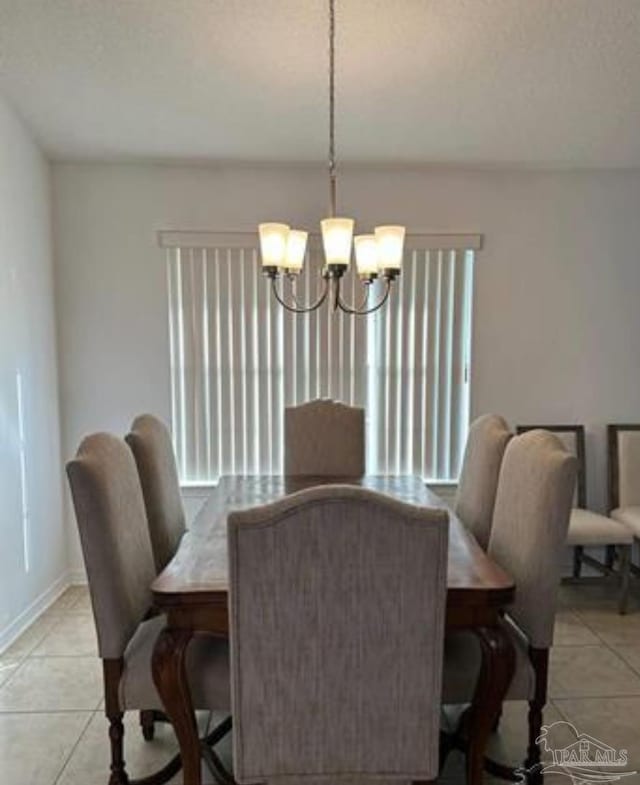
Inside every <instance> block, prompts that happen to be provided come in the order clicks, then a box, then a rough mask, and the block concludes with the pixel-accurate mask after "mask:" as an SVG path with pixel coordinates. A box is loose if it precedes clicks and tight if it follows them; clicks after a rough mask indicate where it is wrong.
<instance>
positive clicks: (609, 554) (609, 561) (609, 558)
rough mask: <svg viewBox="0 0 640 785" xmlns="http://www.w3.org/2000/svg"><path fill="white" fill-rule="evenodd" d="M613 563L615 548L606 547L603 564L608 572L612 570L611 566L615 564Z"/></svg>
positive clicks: (612, 546) (613, 546)
mask: <svg viewBox="0 0 640 785" xmlns="http://www.w3.org/2000/svg"><path fill="white" fill-rule="evenodd" d="M615 561H616V546H615V545H607V550H606V556H605V564H606V565H607V569H608V570H612V569H613V565H614V564H615Z"/></svg>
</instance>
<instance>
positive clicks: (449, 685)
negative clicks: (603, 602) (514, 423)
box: [443, 430, 577, 774]
mask: <svg viewBox="0 0 640 785" xmlns="http://www.w3.org/2000/svg"><path fill="white" fill-rule="evenodd" d="M576 467H577V461H576V458H575V457H574V456H573V455H570V454H569V452H567V450H566V449H565V447H564V445H563V444H562V442H561V441H560V440H559V439H558V438H557V437H556V436H554V435H553V434H551V433H549V432H547V431H540V430H537V431H528V432H527V433H524V434H522V435H521V436H515V437H514V438H513V439H512V440H511V441H510V442H509V444H508V445H507V448H506V450H505V453H504V459H503V461H502V468H501V469H500V478H499V481H498V492H497V494H496V503H495V508H494V512H493V524H492V528H491V537H490V539H489V548H488V553H489V555H490V556H491V558H492V559H494V560H495V561H496V562H497V563H498V564H500V566H501V567H503V568H504V569H505V570H506V571H507V572H508V573H509V574H510V575H511V576H512V577H513V579H514V581H515V584H516V598H515V602H514V603H513V605H512V606H511V608H510V610H509V614H508V616H507V617H506V618H505V619H504V629H505V631H506V632H507V634H508V635H509V636H510V638H511V640H512V641H513V644H514V647H515V650H516V669H515V674H514V678H513V681H512V683H511V686H510V688H509V692H508V693H507V698H506V699H507V700H527V701H529V746H528V750H527V756H526V761H525V765H526V766H527V767H536V764H538V763H539V761H540V750H539V748H538V745H537V743H536V739H537V738H538V736H539V735H540V727H541V723H542V711H543V709H544V706H545V704H546V696H547V669H548V659H549V649H550V647H551V645H552V643H553V627H554V622H555V612H556V594H557V589H558V585H559V583H560V570H561V564H562V555H563V553H564V548H565V543H566V537H567V529H568V526H569V516H570V511H571V504H572V500H573V492H574V487H575V479H576ZM480 661H481V654H480V648H479V644H478V641H477V639H476V638H475V636H474V635H473V634H471V633H468V632H460V633H456V634H453V635H449V636H447V640H446V643H445V658H444V677H443V702H444V703H445V704H464V703H468V702H470V701H471V699H472V697H473V692H474V689H475V684H476V681H477V677H478V673H479V669H480ZM494 773H500V774H504V768H502V767H499V766H497V765H495V766H494Z"/></svg>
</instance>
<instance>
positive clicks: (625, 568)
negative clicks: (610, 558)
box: [618, 545, 632, 614]
mask: <svg viewBox="0 0 640 785" xmlns="http://www.w3.org/2000/svg"><path fill="white" fill-rule="evenodd" d="M631 547H632V546H631V545H621V546H620V547H619V559H620V595H619V598H618V612H619V613H621V614H624V613H626V612H627V603H628V601H629V581H630V579H631Z"/></svg>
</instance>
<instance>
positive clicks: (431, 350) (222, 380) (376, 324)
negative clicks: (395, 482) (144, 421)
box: [160, 232, 480, 484]
mask: <svg viewBox="0 0 640 785" xmlns="http://www.w3.org/2000/svg"><path fill="white" fill-rule="evenodd" d="M160 242H161V245H162V246H163V247H164V248H165V249H166V254H167V283H168V302H169V339H170V340H169V345H170V360H171V401H172V424H173V433H174V440H175V445H176V452H177V456H178V467H179V471H180V474H181V478H182V480H183V481H184V482H186V483H194V484H200V483H210V482H214V481H215V480H216V478H217V477H218V476H220V475H222V474H265V473H278V472H280V471H281V469H282V465H283V415H284V407H285V406H288V405H291V404H296V403H300V402H302V401H306V400H309V399H311V398H318V397H329V398H335V399H339V400H342V401H345V402H347V403H351V404H356V405H360V406H364V407H365V409H366V414H367V471H368V472H370V473H372V474H387V473H389V474H397V473H410V474H419V475H421V476H423V477H425V479H430V480H439V481H447V480H454V479H456V478H457V476H458V472H459V468H460V462H461V458H462V452H463V449H464V443H465V440H466V435H467V426H468V419H469V360H470V345H471V303H472V282H473V263H474V256H475V251H476V250H477V249H478V248H479V247H480V238H479V237H478V236H475V235H473V236H470V235H465V236H459V237H458V236H446V235H445V236H428V235H413V236H412V235H409V236H408V238H407V243H406V250H405V258H404V262H403V270H402V275H401V276H400V278H399V280H398V282H397V283H396V284H395V285H394V287H393V289H392V292H391V296H390V299H389V302H388V303H387V305H386V306H385V307H384V308H382V309H381V310H380V311H378V312H377V313H376V314H375V315H371V316H366V317H358V316H348V315H345V314H343V313H341V312H339V313H334V312H333V311H332V310H331V308H330V307H328V306H327V305H325V306H323V307H322V308H321V309H319V310H318V311H316V312H314V313H311V314H307V315H304V316H300V315H295V314H290V313H288V312H287V311H285V310H284V309H283V308H282V307H280V306H279V305H278V304H277V303H276V302H275V301H274V299H273V296H272V294H271V292H270V288H269V282H268V281H267V280H266V279H264V278H263V277H262V276H261V275H260V259H259V251H258V247H257V237H256V236H255V235H254V234H246V235H242V234H233V235H232V234H224V233H215V234H214V233H185V232H162V233H161V234H160ZM321 264H322V253H321V249H320V247H319V241H318V239H317V238H316V239H315V241H314V242H311V243H310V248H309V252H308V260H307V264H306V265H305V267H306V270H305V272H304V273H303V274H302V275H301V277H300V279H299V280H298V281H297V284H296V286H297V296H298V298H299V299H300V300H301V301H304V302H307V301H310V300H312V299H313V298H314V297H315V295H316V294H317V293H318V291H319V289H320V287H321V280H320V275H319V269H320V265H321ZM344 288H345V292H346V295H347V296H348V297H350V298H351V300H352V301H353V302H357V301H358V299H359V298H360V299H361V298H362V287H361V285H360V284H359V282H358V281H357V278H356V276H355V275H354V274H353V273H352V272H349V273H348V274H347V276H346V277H345V279H344ZM373 288H374V291H373V292H372V293H371V301H372V302H373V301H374V299H375V298H376V297H377V296H378V291H377V289H376V285H374V287H373Z"/></svg>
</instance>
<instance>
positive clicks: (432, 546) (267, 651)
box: [228, 485, 448, 783]
mask: <svg viewBox="0 0 640 785" xmlns="http://www.w3.org/2000/svg"><path fill="white" fill-rule="evenodd" d="M228 526H229V568H230V592H231V593H230V630H231V652H232V655H231V657H232V667H231V672H232V707H233V725H234V771H235V777H236V780H237V781H238V782H240V783H254V782H270V781H272V780H273V781H276V780H278V779H279V778H281V777H289V776H292V775H295V777H296V779H300V780H303V779H310V778H311V779H313V778H318V777H320V778H328V779H327V781H335V780H338V781H339V780H341V779H343V778H348V779H349V780H352V781H362V780H367V779H368V778H377V779H380V778H383V779H395V778H402V779H405V780H426V781H428V780H432V779H434V778H435V777H436V776H437V772H438V737H439V713H440V709H439V698H440V687H441V675H442V646H443V631H444V616H445V598H446V572H447V540H448V521H447V513H446V512H445V511H444V510H436V509H427V508H419V507H413V506H410V505H407V504H404V503H401V502H398V501H396V500H392V499H389V498H388V497H385V496H382V495H380V494H376V493H374V492H372V491H367V490H364V489H361V488H356V487H353V486H345V485H329V486H324V487H317V488H312V489H310V490H305V491H301V492H299V493H296V494H292V495H291V496H289V497H287V498H285V499H283V500H281V501H278V502H275V503H273V504H270V505H266V506H263V507H256V508H254V509H250V510H245V511H241V512H234V513H232V514H231V515H229V519H228ZM274 597H277V602H274V601H273V598H274Z"/></svg>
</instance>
